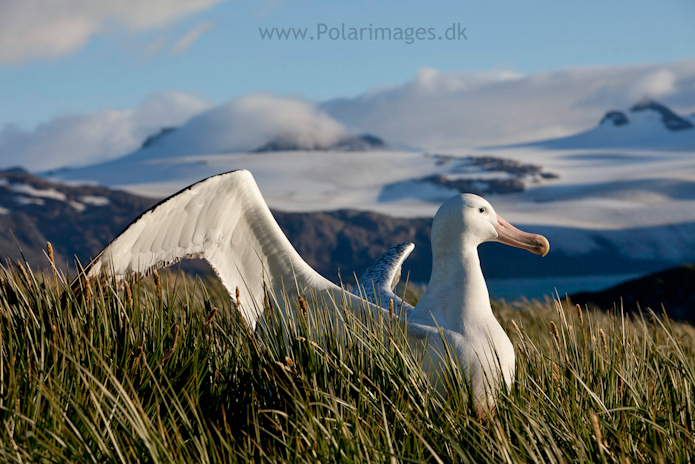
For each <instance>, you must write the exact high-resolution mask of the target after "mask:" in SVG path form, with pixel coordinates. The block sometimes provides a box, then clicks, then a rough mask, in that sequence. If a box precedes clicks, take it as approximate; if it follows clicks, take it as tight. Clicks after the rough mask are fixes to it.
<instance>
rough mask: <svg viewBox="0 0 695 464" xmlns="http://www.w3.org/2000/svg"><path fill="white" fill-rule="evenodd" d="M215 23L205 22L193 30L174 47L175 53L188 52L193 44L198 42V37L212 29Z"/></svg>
mask: <svg viewBox="0 0 695 464" xmlns="http://www.w3.org/2000/svg"><path fill="white" fill-rule="evenodd" d="M213 26H214V23H213V22H212V21H203V22H201V23H199V24H197V25H195V26H193V27H192V28H191V30H190V31H188V32H187V33H186V34H185V35H184V36H183V37H182V38H181V40H179V41H178V42H176V45H174V53H184V52H186V51H187V50H188V49H189V48H190V47H191V45H193V43H194V42H195V41H196V40H198V37H200V36H201V35H203V34H205V33H206V32H207V31H209V30H210V29H212V28H213Z"/></svg>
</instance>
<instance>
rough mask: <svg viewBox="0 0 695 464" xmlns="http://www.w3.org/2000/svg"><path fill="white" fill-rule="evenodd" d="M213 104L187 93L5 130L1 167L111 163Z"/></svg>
mask: <svg viewBox="0 0 695 464" xmlns="http://www.w3.org/2000/svg"><path fill="white" fill-rule="evenodd" d="M210 106H211V105H210V103H208V102H206V101H204V100H201V99H199V98H197V97H194V96H192V95H187V94H181V93H173V92H170V93H161V94H155V95H152V96H150V97H148V98H147V99H145V101H144V102H143V103H142V104H141V105H140V106H139V107H138V108H137V109H134V110H102V111H96V112H93V113H87V114H77V115H64V116H59V117H57V118H54V119H52V120H51V121H48V122H46V123H43V124H40V125H39V126H37V127H36V128H34V129H32V130H23V129H20V128H18V127H15V126H6V127H4V128H3V129H1V130H0V153H3V157H2V161H0V163H1V165H0V167H9V166H14V165H21V166H24V167H25V168H27V169H30V170H47V169H55V168H60V167H63V166H76V165H84V164H91V163H96V162H100V161H106V160H109V159H112V158H115V157H117V156H122V155H124V154H126V153H128V152H131V151H133V150H135V149H137V148H138V147H139V146H140V145H141V144H142V142H143V140H144V139H145V138H146V137H147V136H149V135H152V134H153V133H156V132H158V131H159V130H160V129H161V128H162V127H167V126H177V125H180V124H182V123H184V122H185V121H186V120H188V119H189V118H190V117H191V116H193V115H194V114H198V113H200V112H201V111H203V110H205V109H208V108H209V107H210Z"/></svg>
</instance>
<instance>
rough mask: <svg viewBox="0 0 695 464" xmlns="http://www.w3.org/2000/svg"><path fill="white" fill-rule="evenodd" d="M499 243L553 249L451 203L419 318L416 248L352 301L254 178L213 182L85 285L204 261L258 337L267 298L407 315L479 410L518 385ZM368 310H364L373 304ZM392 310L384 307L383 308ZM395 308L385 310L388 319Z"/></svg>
mask: <svg viewBox="0 0 695 464" xmlns="http://www.w3.org/2000/svg"><path fill="white" fill-rule="evenodd" d="M486 241H499V242H502V243H506V244H508V245H512V246H516V247H520V248H525V249H527V250H529V251H531V252H533V253H537V254H540V255H545V254H546V253H547V252H548V249H549V245H548V241H547V240H546V239H545V238H544V237H542V236H540V235H535V234H528V233H526V232H522V231H520V230H518V229H516V228H514V227H513V226H511V225H510V224H509V223H507V222H506V221H505V220H504V219H502V218H501V217H499V216H498V215H497V214H496V213H495V211H494V210H493V208H492V206H490V204H489V203H488V202H487V201H486V200H484V199H483V198H481V197H478V196H477V195H472V194H463V195H458V196H455V197H453V198H451V199H449V200H447V201H446V202H445V203H444V204H443V205H442V206H441V207H440V209H439V211H438V212H437V214H436V215H435V218H434V220H433V223H432V254H433V262H432V276H431V279H430V282H429V284H428V286H427V290H426V291H425V293H424V294H423V296H422V298H421V299H420V301H419V302H418V304H417V305H416V306H415V307H414V308H413V307H412V306H409V305H407V304H406V303H404V302H402V301H401V300H400V298H398V297H397V296H396V295H395V294H394V293H393V289H394V288H395V284H396V283H398V279H399V277H400V268H401V264H402V262H403V261H404V260H405V258H407V256H408V255H409V254H410V252H411V251H412V249H413V248H414V245H413V244H401V245H398V246H396V247H394V248H392V249H391V250H389V251H387V252H386V253H385V254H384V255H382V257H381V258H380V259H379V260H377V262H375V264H374V265H372V267H370V268H369V269H368V270H367V272H366V273H365V274H364V275H363V276H362V277H361V278H360V279H359V281H358V287H357V289H356V290H355V293H354V294H349V293H346V292H345V291H344V290H343V289H342V288H340V287H338V286H337V285H335V284H333V283H332V282H330V281H328V280H327V279H325V278H324V277H322V276H321V275H319V274H318V273H317V272H316V271H314V270H313V269H312V268H311V267H310V266H309V265H308V264H306V262H304V260H302V258H301V257H300V256H299V254H298V253H297V252H296V251H295V249H294V248H293V247H292V245H291V244H290V242H289V240H288V239H287V237H286V236H285V235H284V234H283V232H282V230H281V229H280V227H279V226H278V224H277V222H276V221H275V219H274V218H273V216H272V214H271V213H270V210H269V209H268V206H267V205H266V203H265V201H264V200H263V197H262V195H261V193H260V191H259V190H258V186H257V185H256V183H255V181H254V179H253V177H252V176H251V173H249V172H248V171H244V170H239V171H233V172H229V173H225V174H220V175H218V176H213V177H210V178H208V179H205V180H203V181H201V182H198V183H196V184H193V185H191V186H189V187H187V188H186V189H184V190H182V191H180V192H178V193H177V194H175V195H172V196H171V197H169V198H167V199H166V200H164V201H162V202H161V203H159V204H158V205H156V206H154V207H153V208H151V209H150V210H148V211H146V212H145V213H143V214H142V215H141V216H140V217H139V218H137V219H136V220H135V221H133V222H132V223H131V224H130V226H128V227H127V228H126V229H125V230H124V231H123V232H122V233H121V234H120V235H119V236H118V237H116V238H115V239H114V240H113V241H112V242H111V243H110V244H109V245H108V246H106V248H104V250H102V252H101V253H100V254H99V255H98V256H97V257H96V258H95V259H94V260H93V261H92V262H91V263H90V264H89V265H88V266H87V267H86V268H85V271H84V274H83V275H82V276H81V277H78V279H76V280H75V281H74V282H73V288H77V287H79V285H80V278H87V279H98V278H103V277H106V276H111V277H116V278H117V279H119V280H120V279H125V278H128V277H135V278H138V277H143V276H145V275H148V274H150V273H151V272H153V271H154V270H156V269H158V268H161V267H164V266H168V265H170V264H173V263H175V262H177V261H180V260H181V259H185V258H203V259H205V260H206V261H208V263H210V265H211V267H212V268H213V269H214V270H215V272H216V273H217V276H218V277H219V278H220V280H221V282H222V284H223V285H224V287H225V288H226V290H227V291H228V293H229V294H230V295H235V293H236V291H237V288H238V289H239V292H240V293H241V301H242V302H248V303H246V304H244V303H242V305H241V307H240V311H241V313H242V315H243V317H244V319H245V321H246V323H247V324H248V325H249V326H250V327H251V328H255V327H256V324H257V322H258V320H259V318H260V316H261V315H262V314H261V313H262V310H263V307H264V305H263V298H264V295H265V292H266V290H269V291H272V292H273V293H274V294H275V295H277V298H276V301H278V302H282V301H283V298H282V297H281V295H282V294H283V293H284V294H287V295H288V296H289V297H290V298H292V297H293V296H294V297H296V296H298V295H308V294H315V295H318V296H322V297H327V298H329V299H330V300H332V301H336V302H341V301H346V300H347V301H346V302H347V303H348V305H349V306H351V307H355V308H357V307H365V306H366V307H369V308H370V309H371V310H372V311H374V312H379V311H386V312H388V306H389V300H394V302H395V303H396V304H398V305H403V306H404V307H405V308H406V313H407V326H406V329H407V336H408V341H409V343H410V344H411V345H412V346H413V347H414V348H415V349H416V350H423V351H425V352H426V355H425V356H424V357H423V359H424V364H423V369H425V370H426V371H432V372H435V371H436V370H437V364H438V362H439V361H440V360H441V359H442V354H443V353H444V349H443V348H444V347H443V341H442V338H444V339H447V340H448V342H449V343H450V346H451V347H453V349H454V352H455V354H456V357H457V358H458V362H460V364H461V366H462V368H463V369H465V371H466V374H467V376H468V377H469V379H470V381H471V385H472V386H473V392H474V395H475V401H476V405H477V407H478V408H479V409H481V408H487V407H489V406H491V405H493V404H494V389H495V388H497V387H498V386H499V385H500V384H502V385H504V384H506V385H507V386H509V385H511V383H512V382H513V375H514V359H515V358H514V349H513V346H512V344H511V342H510V340H509V338H508V337H507V335H506V333H505V332H504V330H503V329H502V327H501V326H500V324H499V322H498V321H497V319H496V318H495V317H494V315H493V313H492V309H491V307H490V299H489V295H488V291H487V286H486V284H485V279H484V277H483V274H482V271H481V269H480V261H479V258H478V252H477V247H478V245H479V244H480V243H483V242H486ZM365 300H366V301H365ZM382 302H385V303H386V304H381V303H382ZM384 308H387V309H384Z"/></svg>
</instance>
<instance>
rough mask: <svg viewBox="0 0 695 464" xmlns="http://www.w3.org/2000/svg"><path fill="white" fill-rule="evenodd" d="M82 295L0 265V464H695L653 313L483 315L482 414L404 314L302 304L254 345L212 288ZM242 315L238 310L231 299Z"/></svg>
mask: <svg viewBox="0 0 695 464" xmlns="http://www.w3.org/2000/svg"><path fill="white" fill-rule="evenodd" d="M163 277H164V278H163V279H162V285H161V290H158V289H157V288H156V286H155V284H154V283H153V282H152V281H151V278H150V279H147V280H145V281H142V282H141V283H139V284H136V285H134V286H133V288H132V301H131V299H130V298H129V297H128V295H127V294H126V292H125V290H124V289H117V288H114V286H113V285H109V284H106V285H103V286H100V287H97V288H91V289H90V291H89V292H88V294H83V295H81V296H80V297H79V298H78V297H75V296H74V295H73V294H71V293H70V291H69V287H68V284H67V283H66V281H65V280H64V279H63V278H62V277H60V276H58V277H57V278H56V279H55V280H54V278H53V276H52V275H51V274H50V273H48V274H45V275H43V274H33V273H32V272H31V271H29V270H27V269H24V270H22V269H20V268H19V267H16V266H9V267H8V266H5V267H0V279H1V280H2V283H1V284H0V422H1V424H0V461H2V462H166V463H168V462H182V463H184V462H185V463H189V462H237V461H242V462H243V461H252V460H253V461H259V460H263V461H267V462H275V461H277V462H307V461H310V462H318V461H320V462H575V461H593V462H628V461H629V462H640V461H649V462H691V461H692V459H693V455H694V454H695V436H694V435H693V427H694V426H695V422H694V421H693V413H695V411H694V406H693V404H694V403H695V387H694V386H695V363H694V362H693V359H695V358H694V346H695V343H694V341H693V334H694V332H693V329H692V328H691V327H690V326H686V325H680V324H675V323H671V322H670V321H669V320H668V319H666V318H664V317H656V316H655V315H654V314H652V313H649V314H647V315H646V316H644V317H640V318H636V319H630V318H628V317H624V316H623V315H622V314H621V313H620V312H619V311H617V310H614V311H613V312H611V313H603V312H591V311H588V310H586V309H584V310H583V312H582V314H581V316H580V314H579V312H578V311H577V309H576V308H575V307H572V306H569V305H568V304H567V303H565V302H560V301H557V300H556V301H550V300H548V301H546V302H542V303H539V302H528V301H523V302H516V303H512V304H507V303H505V302H496V303H495V305H494V310H495V312H496V314H497V316H498V318H499V319H500V321H501V322H502V324H503V325H504V326H505V328H506V329H507V332H508V333H509V335H510V338H511V339H512V341H513V342H514V344H515V345H516V353H517V369H516V379H517V380H516V383H515V384H514V387H513V388H512V390H511V391H510V392H509V393H505V394H502V395H501V396H500V398H499V399H498V405H497V409H496V413H495V414H494V415H492V416H488V417H485V418H482V419H479V418H478V417H477V416H476V415H475V412H474V408H473V406H472V401H471V398H470V396H469V394H468V391H467V388H466V381H465V378H464V377H463V376H462V374H461V369H460V367H459V366H456V365H452V366H449V368H448V371H447V372H445V375H444V376H443V378H444V379H446V380H445V383H446V389H447V391H446V394H445V395H440V394H439V393H437V391H436V389H435V388H434V387H433V382H432V380H433V379H430V378H428V377H427V376H425V375H424V374H423V373H422V372H421V370H420V369H419V367H418V359H417V355H415V354H413V353H411V351H410V348H409V347H408V345H407V343H406V342H405V341H404V337H402V330H403V328H402V327H401V325H400V323H399V319H398V318H396V317H394V319H393V320H388V318H387V319H386V320H381V321H379V320H370V319H368V320H366V321H365V320H364V319H360V318H355V317H352V316H351V312H350V311H346V312H345V313H344V314H343V315H342V316H341V317H342V318H343V319H344V320H343V321H342V325H343V326H344V327H345V329H344V331H342V332H341V335H340V336H336V329H335V327H334V324H335V323H336V320H335V317H333V316H332V315H334V314H336V308H335V307H334V306H333V305H332V304H327V303H325V302H319V301H317V300H316V299H315V298H311V296H310V295H306V296H305V298H306V301H305V303H304V304H303V305H302V303H300V302H299V301H293V302H292V303H293V306H294V307H293V309H292V311H291V314H290V313H285V312H284V311H283V310H279V309H277V308H274V307H273V308H270V309H268V312H267V314H266V320H265V322H264V324H263V326H262V328H261V329H260V330H258V331H256V332H255V333H254V332H251V331H249V330H248V329H247V327H246V326H245V324H244V322H243V320H242V319H241V317H240V316H239V315H238V313H237V312H236V310H235V308H234V306H233V304H232V302H231V301H230V300H229V297H228V296H227V294H226V293H225V292H224V290H223V289H222V288H221V286H220V285H219V283H218V282H216V281H214V280H210V281H208V280H206V281H201V280H200V279H192V278H190V277H186V276H183V275H176V274H165V275H164V276H163ZM241 304H242V305H243V304H244V302H241Z"/></svg>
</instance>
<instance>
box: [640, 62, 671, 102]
mask: <svg viewBox="0 0 695 464" xmlns="http://www.w3.org/2000/svg"><path fill="white" fill-rule="evenodd" d="M676 80H677V79H676V76H675V75H674V74H673V72H672V71H670V70H668V69H659V70H658V71H654V72H652V73H649V74H647V75H645V76H644V77H642V78H640V79H639V80H638V81H637V82H636V83H635V85H634V86H633V87H632V90H631V91H630V95H631V96H632V98H633V99H635V100H637V99H640V98H662V97H665V96H667V95H669V94H671V93H673V92H674V91H675V90H676V86H675V85H676Z"/></svg>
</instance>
